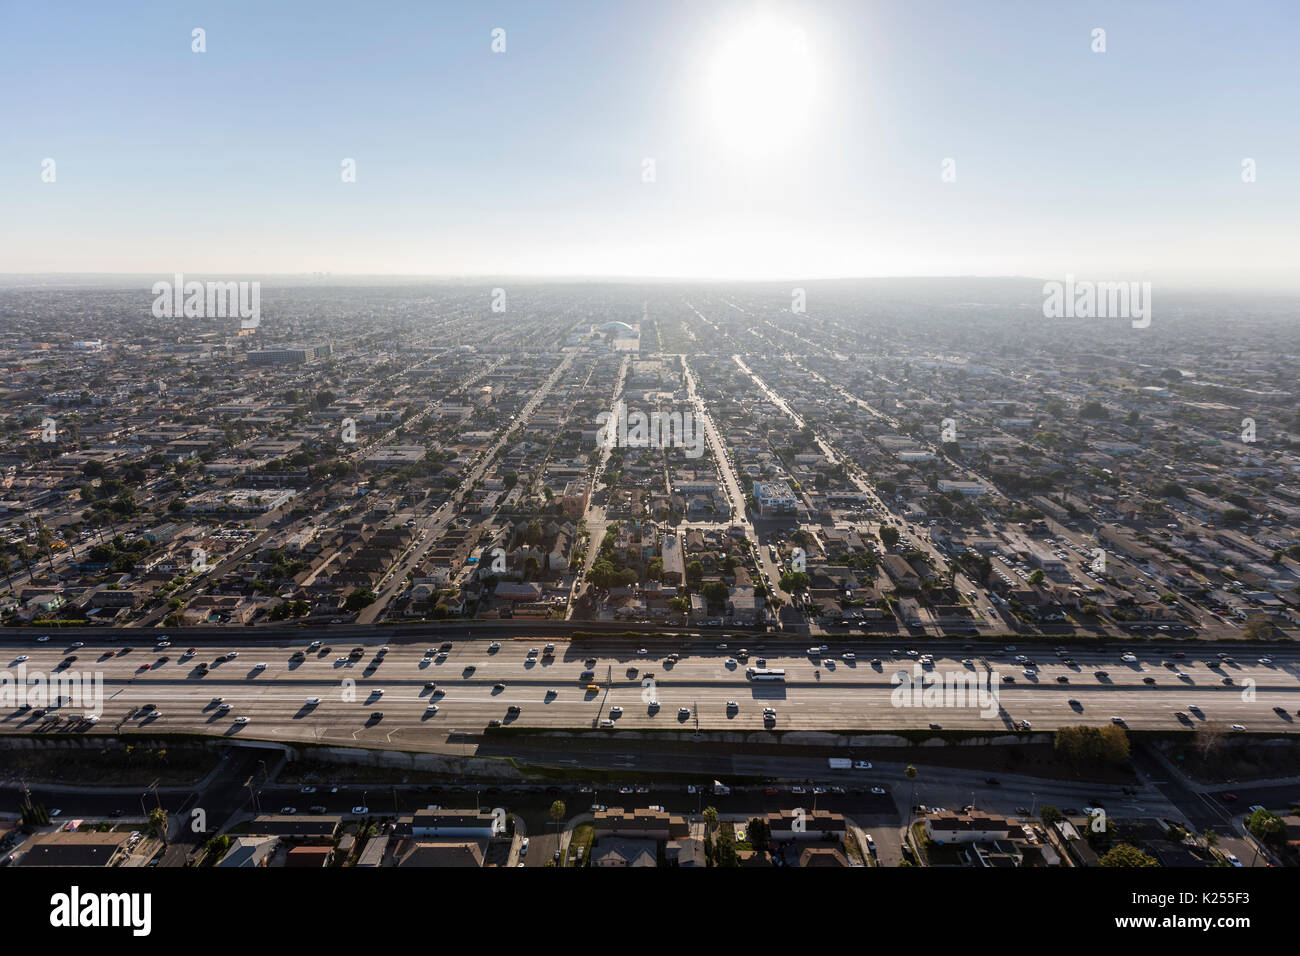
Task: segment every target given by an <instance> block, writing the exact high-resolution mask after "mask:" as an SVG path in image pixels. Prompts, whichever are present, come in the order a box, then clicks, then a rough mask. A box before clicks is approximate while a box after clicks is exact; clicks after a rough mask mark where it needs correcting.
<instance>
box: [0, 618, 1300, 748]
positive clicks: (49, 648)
mask: <svg viewBox="0 0 1300 956" xmlns="http://www.w3.org/2000/svg"><path fill="white" fill-rule="evenodd" d="M137 633H138V632H137ZM234 636H235V635H229V637H230V638H232V639H233V638H234ZM309 636H310V635H308V636H303V637H302V638H300V639H298V640H296V641H280V642H276V643H267V642H261V641H253V640H245V641H242V642H239V641H234V642H232V643H230V644H226V645H220V646H216V647H214V646H212V645H211V644H206V645H205V646H203V647H201V648H200V647H196V653H195V654H194V655H192V656H191V655H188V654H187V653H185V651H186V648H185V646H184V645H183V644H179V645H178V646H170V647H162V648H154V646H153V644H152V642H145V643H138V642H137V643H134V644H128V643H124V644H121V645H102V644H101V645H96V646H90V647H82V648H72V647H70V646H69V645H68V644H67V643H66V641H65V640H63V638H62V635H57V636H56V637H55V638H54V639H53V640H51V641H49V642H47V643H37V642H36V641H35V640H34V636H32V637H28V638H27V640H26V641H24V642H22V643H20V644H15V642H14V641H12V640H8V641H5V642H4V643H3V644H0V648H3V650H0V667H3V668H4V670H3V674H4V675H7V678H8V680H7V682H6V686H5V687H4V688H3V689H4V691H5V693H7V694H10V695H13V694H18V693H20V692H21V691H22V687H23V684H24V682H25V681H30V680H31V679H32V677H33V676H37V675H41V674H48V673H50V671H51V670H52V669H54V668H55V667H56V665H58V664H59V662H60V661H61V660H62V659H63V658H64V657H65V655H67V654H75V655H76V657H77V660H76V661H74V662H73V663H72V664H71V666H70V668H69V671H70V672H73V673H91V674H99V675H101V679H102V682H103V706H102V718H101V720H100V721H99V722H98V723H97V724H95V725H93V726H90V725H87V724H84V723H82V724H78V723H77V722H76V721H75V718H77V717H79V716H81V712H80V710H73V709H72V708H70V707H63V708H61V709H59V710H58V711H56V712H55V713H56V714H60V715H67V716H66V718H65V719H64V720H61V721H58V722H56V721H48V722H47V721H44V720H43V719H42V718H41V717H39V716H38V715H37V714H36V713H35V710H36V709H39V707H40V702H39V701H38V702H37V703H36V704H35V705H34V706H33V707H32V708H29V709H23V708H20V707H19V706H18V705H19V704H21V703H22V702H23V701H22V700H21V699H18V698H16V697H13V696H10V697H9V698H8V699H6V700H5V701H4V704H3V706H0V731H3V732H8V733H15V732H16V733H33V732H35V733H44V734H49V733H60V732H65V731H75V732H80V733H106V732H107V733H119V734H130V733H144V734H148V733H167V732H179V733H205V734H210V735H215V736H225V737H228V738H231V739H239V738H243V737H250V738H257V739H264V740H278V741H284V742H289V741H294V740H304V741H317V742H322V743H324V742H330V743H347V744H350V745H351V744H355V745H361V746H367V747H378V748H400V749H407V750H429V751H446V752H453V753H455V752H458V748H459V747H460V746H461V744H460V741H462V740H465V739H467V735H473V736H474V737H475V738H477V737H478V735H480V734H481V733H482V732H483V729H484V728H485V727H486V726H487V725H488V724H489V722H490V721H493V720H496V721H501V722H502V724H503V725H505V726H515V727H522V728H536V729H547V728H553V729H560V728H566V729H573V730H581V729H590V728H593V727H595V726H598V725H599V723H600V721H602V720H612V721H613V723H614V726H615V728H617V730H615V731H614V735H615V736H621V735H620V734H619V733H618V732H619V731H633V730H637V731H655V730H657V731H676V732H678V733H683V732H685V733H689V732H693V731H696V730H700V731H709V732H716V731H724V730H727V731H743V732H745V733H746V735H747V736H746V737H745V738H744V739H758V740H761V739H765V734H764V719H763V708H764V707H771V708H773V709H774V710H775V712H776V719H775V724H774V727H773V728H772V729H775V730H779V731H788V730H800V731H811V730H839V731H854V732H865V731H888V730H904V729H916V728H919V729H925V728H927V727H929V726H930V725H931V724H941V725H942V728H943V729H945V730H970V731H999V732H1000V731H1003V730H1011V729H1015V728H1016V727H1017V726H1019V725H1020V722H1021V721H1029V722H1030V724H1031V726H1032V729H1033V730H1035V731H1047V730H1051V729H1053V728H1055V727H1057V726H1060V725H1063V724H1070V725H1074V724H1094V725H1102V724H1106V723H1109V722H1110V721H1111V718H1112V717H1114V716H1118V717H1121V718H1122V719H1123V720H1124V721H1125V723H1126V725H1127V726H1129V727H1131V728H1134V729H1177V728H1184V729H1191V728H1194V727H1198V726H1212V727H1217V728H1220V729H1222V730H1225V731H1226V730H1227V729H1228V727H1229V726H1230V725H1232V724H1240V725H1242V726H1244V727H1245V728H1246V730H1247V731H1250V732H1260V733H1289V732H1295V730H1296V727H1297V716H1296V714H1297V710H1298V709H1300V651H1296V650H1291V649H1285V648H1272V649H1270V650H1268V651H1262V650H1249V651H1248V649H1247V648H1245V647H1243V646H1242V645H1240V644H1236V645H1232V646H1231V647H1232V653H1233V654H1234V655H1235V656H1236V657H1237V658H1238V659H1237V660H1233V661H1230V662H1222V661H1220V660H1219V658H1218V657H1217V654H1216V652H1214V651H1213V650H1211V649H1207V648H1205V647H1194V648H1193V647H1188V648H1185V649H1180V650H1173V649H1171V648H1164V649H1161V648H1160V647H1137V648H1135V649H1134V659H1133V660H1130V661H1125V660H1122V659H1121V658H1120V649H1118V648H1111V647H1076V648H1073V649H1071V650H1069V651H1067V652H1066V653H1065V654H1062V655H1059V656H1058V655H1057V654H1056V653H1055V652H1054V651H1052V650H1051V649H1049V648H1040V649H1037V650H1034V651H1033V652H1032V653H1033V654H1034V655H1035V657H1036V666H1035V667H1033V668H1032V669H1033V671H1034V673H1033V674H1032V675H1027V674H1026V673H1025V672H1024V667H1023V665H1022V664H1020V663H1016V662H1015V661H1014V660H1013V658H1014V656H1015V655H1016V653H1018V652H1014V651H1006V650H1002V649H1000V648H993V649H990V648H987V647H983V648H980V649H969V650H967V649H965V648H967V647H970V648H974V645H961V644H957V643H954V642H927V644H926V645H925V650H926V651H927V652H929V653H931V654H933V655H934V664H933V667H932V668H924V667H922V665H920V664H919V663H917V661H916V659H915V658H913V657H911V656H909V654H908V653H907V651H908V650H914V649H911V648H907V647H906V645H905V644H903V645H901V646H897V647H891V648H885V647H878V646H867V645H864V644H862V643H861V642H857V643H855V645H854V647H855V648H856V651H855V653H856V654H857V655H859V659H857V660H846V659H845V658H844V652H840V653H837V654H835V655H831V654H830V653H829V652H827V653H823V652H820V651H819V652H818V653H817V654H816V655H812V654H810V653H808V651H809V648H806V647H800V646H799V645H797V644H795V643H793V642H790V641H776V640H772V639H771V638H770V637H769V638H763V637H759V636H757V635H756V636H755V638H756V639H755V640H753V641H751V642H750V643H749V645H748V650H749V652H750V653H749V664H750V665H754V664H756V662H757V660H758V658H759V657H760V656H762V657H763V658H764V659H765V660H766V661H767V666H768V667H771V668H783V669H784V670H785V671H786V676H787V680H786V681H785V682H783V683H776V682H773V683H758V682H752V681H750V680H748V679H747V678H746V674H745V664H743V663H741V662H740V661H739V660H737V657H736V656H734V655H737V654H738V653H739V651H740V647H739V645H737V644H735V643H732V644H730V646H722V645H714V644H705V643H703V642H696V643H695V644H693V645H690V646H689V647H688V648H686V649H685V650H684V653H683V656H682V659H681V660H680V661H679V662H677V663H675V664H673V663H672V662H669V661H666V660H665V659H664V658H665V655H666V653H667V649H666V648H667V647H668V646H670V645H669V642H665V641H662V640H659V641H655V640H652V639H647V640H646V642H645V643H644V644H643V645H640V646H638V645H637V644H636V643H635V641H632V642H630V641H629V640H628V639H626V638H614V637H610V638H593V639H591V640H588V641H583V642H581V643H576V644H571V643H569V642H566V641H562V640H558V639H557V640H556V641H555V643H556V652H555V655H554V658H553V659H547V658H546V657H545V656H544V655H542V654H540V653H539V655H538V657H537V658H536V659H532V658H530V657H529V651H530V649H531V648H533V647H536V648H539V649H541V648H543V647H544V645H545V639H539V638H525V639H519V638H515V639H511V638H506V637H501V638H499V639H498V640H496V641H493V640H492V639H491V638H489V637H476V638H472V639H457V640H449V639H447V638H442V639H440V640H435V641H431V642H430V643H428V644H426V643H424V642H423V641H421V642H420V643H412V642H410V641H405V642H403V643H393V644H391V649H390V650H389V651H388V652H387V653H381V652H380V647H381V644H380V641H381V640H382V639H380V638H374V637H372V638H370V639H369V640H357V639H355V638H348V639H344V640H341V641H340V640H336V639H335V637H334V636H333V635H331V636H330V637H329V638H328V639H326V638H325V637H324V636H322V640H323V641H324V643H322V644H320V645H318V646H316V647H311V646H309V644H308V639H309ZM444 642H445V644H446V646H447V650H446V651H445V652H444V651H442V650H441V648H442V647H443V645H444ZM493 644H496V645H497V646H496V647H493V646H492V645H493ZM671 646H673V647H678V646H680V644H679V643H678V642H672V644H671ZM353 647H359V648H361V649H362V654H361V656H360V658H359V659H353V660H349V659H348V657H349V652H350V651H351V650H352V648H353ZM641 647H644V649H645V651H646V653H645V654H640V653H638V651H639V650H640V649H641ZM127 648H129V649H127ZM298 650H300V651H303V652H304V659H303V660H300V661H293V660H291V659H290V658H291V656H292V655H293V653H294V651H298ZM232 651H233V652H234V653H235V654H236V655H237V656H236V657H234V658H232V659H222V658H225V655H226V654H227V653H228V652H232ZM430 652H431V653H430ZM1175 654H1184V655H1185V656H1184V657H1181V658H1178V657H1175V656H1173V655H1175ZM23 656H26V658H27V659H26V660H20V658H21V657H23ZM588 660H592V661H594V663H593V664H591V665H590V669H591V670H593V671H594V678H593V679H592V680H593V681H594V684H595V685H596V690H595V691H591V690H589V689H588V680H587V679H584V678H582V677H581V676H580V675H581V674H582V672H583V671H584V670H586V669H588V667H589V665H588V664H587V661H588ZM200 661H201V662H204V663H206V664H207V665H208V669H207V671H206V673H203V672H201V671H200V669H199V668H198V667H197V666H196V665H197V663H198V662H200ZM875 661H878V663H876V662H875ZM1067 661H1068V662H1067ZM1263 661H1267V663H1265V662H1263ZM146 665H147V666H146ZM261 665H264V666H261ZM1166 665H1168V666H1166ZM1099 671H1100V672H1104V676H1099V675H1098V672H1099ZM900 672H902V673H906V674H908V675H909V677H910V678H911V679H913V680H915V679H916V676H915V675H917V674H920V673H926V674H937V675H939V676H940V677H944V678H949V679H951V678H953V677H955V676H956V675H972V674H979V673H991V674H992V675H993V678H992V686H993V687H995V688H996V689H997V694H996V699H994V700H992V701H984V702H983V706H981V705H980V704H981V702H979V701H975V700H968V701H967V702H966V703H968V704H970V705H971V706H953V704H955V703H957V702H956V701H953V700H952V699H951V698H950V699H948V700H947V701H945V700H943V699H942V697H941V698H940V699H937V700H936V699H933V697H932V696H921V697H919V698H918V699H916V700H912V699H911V695H909V700H908V701H907V702H906V704H905V705H900V703H899V701H898V700H896V695H895V693H894V692H895V691H896V690H897V680H898V677H897V675H898V674H900ZM651 675H652V676H651ZM1007 677H1009V678H1011V679H1012V681H1014V682H1004V678H1007ZM1062 678H1063V679H1064V680H1061V679H1062ZM1228 680H1230V681H1231V683H1225V681H1228ZM430 685H432V686H430ZM215 697H220V698H222V703H224V704H229V705H230V706H229V709H228V710H221V709H218V706H217V705H216V704H215V703H213V698H215ZM309 699H311V700H314V701H315V703H312V702H309ZM651 701H657V702H658V704H659V706H658V707H657V708H654V707H652V706H651V704H650V702H651ZM1072 701H1073V703H1071V702H1072ZM729 702H734V703H735V706H734V707H730V706H729ZM146 705H148V706H147V708H146ZM431 705H434V706H436V710H435V709H434V706H431ZM512 705H513V706H516V707H518V708H519V711H518V713H517V714H512V713H510V712H509V708H510V707H511V706H512ZM79 707H81V710H93V709H94V708H93V707H88V706H83V705H79ZM683 708H685V709H686V710H688V711H689V713H688V714H684V713H683V712H682V709H683ZM620 709H621V712H620ZM153 712H157V716H148V714H151V713H153ZM376 713H380V714H382V716H380V717H376V716H374V715H375V714H376ZM1180 714H1181V716H1179V715H1180ZM240 717H245V718H247V722H246V723H236V718H240Z"/></svg>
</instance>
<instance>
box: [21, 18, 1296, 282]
mask: <svg viewBox="0 0 1300 956" xmlns="http://www.w3.org/2000/svg"><path fill="white" fill-rule="evenodd" d="M70 9H73V10H75V11H76V21H75V22H76V26H75V28H71V29H69V28H68V26H67V24H66V23H65V22H62V21H58V20H55V19H53V18H51V17H50V16H49V15H48V13H47V12H46V11H44V10H43V9H42V8H41V7H39V6H37V5H18V4H9V5H7V10H6V12H5V14H4V16H5V21H4V26H5V29H4V37H5V38H6V40H0V44H3V46H2V49H3V52H4V56H3V58H2V60H0V82H4V83H6V85H8V86H9V87H10V88H15V89H22V90H23V91H24V94H23V96H21V97H17V98H14V99H12V100H11V102H10V103H9V104H8V106H7V108H6V148H5V149H4V150H3V152H2V153H0V205H3V206H4V208H5V210H6V214H5V218H6V225H7V228H6V229H5V230H4V234H3V237H2V238H0V272H24V273H26V272H36V273H51V272H61V273H66V272H93V273H103V272H150V273H152V272H159V271H162V272H168V271H190V272H209V273H219V272H236V273H241V274H248V273H257V274H263V275H265V274H269V273H301V272H329V273H334V274H408V275H504V274H510V275H535V276H575V275H576V276H597V275H606V276H608V275H616V276H679V277H691V278H699V277H718V278H747V279H795V278H802V279H812V278H818V277H846V276H850V277H851V276H891V275H914V276H941V275H983V276H999V275H1026V276H1034V277H1039V278H1052V277H1058V276H1062V275H1065V274H1067V273H1073V274H1075V275H1089V276H1092V277H1094V278H1098V279H1107V278H1113V279H1121V278H1125V279H1127V278H1133V279H1148V280H1154V281H1156V282H1160V283H1163V284H1164V286H1165V288H1169V287H1180V288H1199V289H1205V288H1231V289H1240V288H1250V289H1253V290H1256V291H1258V290H1261V289H1265V288H1267V289H1271V290H1278V289H1286V290H1291V291H1295V289H1296V270H1295V269H1294V262H1295V257H1294V250H1295V246H1296V241H1297V234H1296V230H1297V225H1296V224H1297V222H1300V187H1298V186H1297V181H1296V176H1295V175H1294V171H1295V169H1296V168H1297V166H1300V133H1298V132H1297V127H1296V124H1295V123H1292V122H1287V121H1286V118H1288V117H1291V116H1294V115H1295V114H1296V112H1297V107H1298V106H1300V104H1298V103H1297V96H1298V95H1300V94H1298V91H1300V78H1298V77H1297V66H1296V63H1295V60H1294V56H1293V49H1294V37H1295V33H1296V30H1295V28H1296V25H1297V23H1296V21H1297V17H1298V16H1300V12H1298V11H1297V10H1296V8H1295V7H1294V5H1292V4H1289V3H1285V2H1277V3H1252V4H1250V5H1249V7H1247V8H1243V9H1241V10H1240V11H1234V12H1233V13H1232V14H1231V15H1224V13H1223V8H1222V5H1221V4H1217V3H1208V2H1195V3H1150V4H1140V5H1134V4H1129V3H1099V4H1087V5H1081V4H1038V3H1007V4H998V5H997V6H996V7H994V8H989V7H986V6H982V5H969V6H968V5H961V4H940V3H916V4H896V3H886V2H873V3H862V2H849V0H844V2H817V3H798V4H796V3H788V2H787V3H783V2H759V3H741V2H681V0H678V2H667V3H655V4H640V3H620V4H606V3H572V2H564V3H550V4H546V5H539V4H535V3H492V4H473V5H464V6H456V7H449V6H447V5H436V4H397V5H388V6H386V7H383V8H380V10H377V11H365V10H362V9H359V8H357V7H356V6H355V5H354V4H349V3H342V2H333V0H327V2H322V3H316V4H312V6H311V13H310V15H307V14H305V13H304V12H303V10H302V9H301V8H299V7H297V6H296V5H284V6H276V5H270V6H268V5H267V4H264V3H259V2H235V3H219V4H217V3H212V4H197V5H189V6H186V7H177V6H175V5H174V4H171V3H163V2H158V3H138V4H132V5H130V6H129V7H128V8H127V9H118V8H107V7H103V6H101V5H97V4H87V3H83V4H73V5H72V7H71V8H70ZM196 26H198V27H201V28H202V29H204V30H205V31H206V34H205V42H206V49H205V52H202V53H195V52H192V50H191V42H190V41H189V40H188V39H187V40H186V42H184V43H180V42H178V41H176V40H175V39H174V38H175V37H177V36H179V35H181V34H184V35H185V36H186V37H189V35H190V33H191V29H192V28H194V27H196ZM495 29H501V30H504V31H505V32H504V34H503V35H502V37H501V40H500V42H501V46H502V49H501V52H494V47H493V44H494V43H495V42H496V38H495V36H494V34H493V32H492V31H493V30H495ZM1096 29H1103V30H1105V38H1104V47H1105V48H1104V51H1101V52H1098V51H1096V50H1094V47H1095V46H1096V45H1097V41H1096V40H1095V39H1094V37H1093V31H1094V30H1096ZM56 63H57V68H55V67H54V66H53V64H56ZM47 158H49V159H53V160H55V161H56V163H57V164H58V165H57V172H58V178H57V181H56V182H54V183H48V182H43V181H42V179H41V175H40V174H41V162H42V160H44V159H47ZM345 159H352V160H354V161H355V182H349V183H344V182H342V181H341V175H340V168H341V164H342V162H343V161H344V160H345ZM1245 160H1251V161H1253V162H1254V163H1255V170H1256V173H1255V177H1254V181H1253V182H1250V183H1248V184H1247V183H1243V181H1242V179H1243V167H1242V164H1243V161H1245ZM647 161H648V162H650V163H652V164H653V170H652V174H653V181H651V182H647V181H645V178H644V177H645V175H646V172H645V171H646V168H647V167H646V166H645V164H646V162H647ZM945 164H948V165H945ZM945 174H947V175H948V176H949V177H950V178H949V180H945V179H944V178H943V177H944V176H945Z"/></svg>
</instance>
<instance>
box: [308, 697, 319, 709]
mask: <svg viewBox="0 0 1300 956" xmlns="http://www.w3.org/2000/svg"><path fill="white" fill-rule="evenodd" d="M307 703H309V704H311V706H313V707H315V706H316V705H317V704H319V703H320V698H319V697H308V698H307Z"/></svg>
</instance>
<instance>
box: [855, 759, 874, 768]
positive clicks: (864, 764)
mask: <svg viewBox="0 0 1300 956" xmlns="http://www.w3.org/2000/svg"><path fill="white" fill-rule="evenodd" d="M853 769H854V770H870V769H871V761H870V760H855V761H853Z"/></svg>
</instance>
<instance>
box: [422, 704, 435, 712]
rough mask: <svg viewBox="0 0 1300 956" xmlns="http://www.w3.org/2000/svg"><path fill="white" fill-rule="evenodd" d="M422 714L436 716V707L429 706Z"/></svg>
mask: <svg viewBox="0 0 1300 956" xmlns="http://www.w3.org/2000/svg"><path fill="white" fill-rule="evenodd" d="M424 712H425V713H426V714H436V713H437V712H438V705H437V704H429V705H428V706H427V707H425V708H424Z"/></svg>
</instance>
